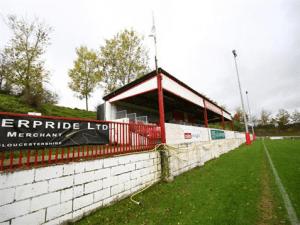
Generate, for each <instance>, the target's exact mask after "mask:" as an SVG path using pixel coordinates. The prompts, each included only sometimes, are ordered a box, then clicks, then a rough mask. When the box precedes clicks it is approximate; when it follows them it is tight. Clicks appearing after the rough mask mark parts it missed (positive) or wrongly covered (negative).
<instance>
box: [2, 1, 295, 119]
mask: <svg viewBox="0 0 300 225" xmlns="http://www.w3.org/2000/svg"><path fill="white" fill-rule="evenodd" d="M0 2H1V3H0V7H1V11H0V13H1V16H2V17H4V18H7V15H8V14H15V15H17V16H26V15H27V17H28V18H29V19H32V18H34V17H35V16H36V17H39V18H40V19H44V20H45V21H46V23H48V24H50V25H51V26H52V27H53V28H54V32H52V33H51V36H50V37H51V43H52V44H51V46H49V47H48V49H47V53H46V55H45V59H46V66H47V69H49V70H50V71H51V72H52V77H51V81H50V84H51V87H52V89H53V90H55V91H56V92H58V93H59V95H60V101H59V105H62V106H66V107H71V108H75V107H77V108H82V109H84V108H85V101H84V100H82V101H80V100H79V99H77V98H75V97H74V92H72V91H71V90H70V89H69V88H68V86H67V83H68V82H69V81H70V79H69V77H68V70H69V69H71V68H73V61H74V60H75V59H76V53H75V48H76V47H79V46H80V45H86V46H88V47H89V48H93V49H95V50H99V47H100V46H101V45H103V44H104V40H105V39H111V38H113V36H114V35H115V34H117V33H118V32H119V31H121V30H124V29H125V28H127V29H131V28H133V29H134V30H136V31H137V32H138V33H139V34H140V35H144V37H145V42H144V44H145V45H147V47H148V48H149V53H150V54H149V55H150V68H151V69H154V68H155V66H154V43H153V38H151V37H148V36H149V34H150V31H151V28H152V10H154V15H155V25H156V33H157V50H158V65H159V67H162V68H163V69H164V70H166V71H167V72H168V73H170V74H171V75H173V76H175V77H176V78H178V79H179V80H181V81H183V82H184V83H186V84H187V85H189V86H190V87H191V88H193V89H195V90H196V91H198V92H199V93H204V94H205V95H207V96H208V97H209V98H211V99H212V100H215V101H217V102H218V103H219V104H220V105H225V106H226V107H227V109H228V110H229V111H230V112H231V113H232V115H233V114H234V111H235V108H236V107H239V106H241V99H240V95H239V89H238V81H237V75H236V69H235V64H234V58H233V54H232V50H233V49H235V50H236V52H237V55H238V56H237V64H238V69H239V74H240V79H241V85H242V91H243V93H244V104H245V107H246V108H247V109H248V106H247V100H246V95H245V91H248V93H249V94H248V97H249V102H250V107H251V113H252V115H257V116H259V115H260V112H261V110H262V108H264V109H267V110H270V111H272V112H273V113H274V114H276V113H277V111H278V109H279V108H285V109H286V110H288V111H290V112H292V111H294V110H295V109H298V111H300V1H299V0H295V1H292V0H285V1H284V0H277V1H276V0H260V1H250V0H248V1H244V0H236V1H230V0H226V1H224V0H220V1H218V0H205V1H204V0H203V1H201V0H195V1H189V0H184V1H183V0H182V1H175V0H172V1H154V0H151V1H146V0H145V1H138V0H136V1H129V0H126V1H125V0H106V1H101V0H97V1H91V0H51V1H50V0H35V1H34V0H31V1H29V0H19V1H16V0H0ZM0 27H1V36H0V37H1V42H0V47H1V48H2V47H3V46H4V45H6V44H7V42H8V40H9V38H10V37H11V33H10V31H9V29H8V28H7V27H6V25H5V24H4V22H3V20H2V19H1V21H0ZM102 95H103V93H102V91H101V90H100V89H98V90H97V91H95V92H94V93H93V97H92V98H91V99H90V101H89V105H90V109H91V110H93V109H94V108H95V106H96V105H97V104H99V103H102V102H103V100H102Z"/></svg>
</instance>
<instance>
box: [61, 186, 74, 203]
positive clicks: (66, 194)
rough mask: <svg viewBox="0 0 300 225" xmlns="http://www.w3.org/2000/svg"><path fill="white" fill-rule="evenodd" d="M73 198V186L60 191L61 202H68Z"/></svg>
mask: <svg viewBox="0 0 300 225" xmlns="http://www.w3.org/2000/svg"><path fill="white" fill-rule="evenodd" d="M72 198H73V188H72V187H71V188H68V189H65V190H62V191H61V192H60V202H67V201H69V200H71V199H72Z"/></svg>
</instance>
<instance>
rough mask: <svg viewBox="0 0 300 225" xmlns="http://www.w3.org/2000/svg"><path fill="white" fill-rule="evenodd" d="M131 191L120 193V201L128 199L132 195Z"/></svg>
mask: <svg viewBox="0 0 300 225" xmlns="http://www.w3.org/2000/svg"><path fill="white" fill-rule="evenodd" d="M130 193H131V191H130V190H127V191H124V192H122V193H119V194H118V201H120V200H122V199H124V198H126V197H128V196H129V195H130Z"/></svg>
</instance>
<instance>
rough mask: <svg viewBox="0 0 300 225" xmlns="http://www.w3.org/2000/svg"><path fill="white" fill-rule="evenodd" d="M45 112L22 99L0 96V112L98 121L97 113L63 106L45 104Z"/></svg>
mask: <svg viewBox="0 0 300 225" xmlns="http://www.w3.org/2000/svg"><path fill="white" fill-rule="evenodd" d="M43 107H44V110H43V111H39V110H38V109H36V108H35V107H32V106H30V105H28V104H26V103H25V102H24V101H22V99H20V98H17V97H15V96H11V95H4V94H0V112H10V113H21V114H27V113H28V112H40V113H42V115H43V116H53V117H67V118H80V119H90V120H95V119H97V114H96V112H92V111H86V110H81V109H71V108H67V107H62V106H56V105H50V104H44V105H43Z"/></svg>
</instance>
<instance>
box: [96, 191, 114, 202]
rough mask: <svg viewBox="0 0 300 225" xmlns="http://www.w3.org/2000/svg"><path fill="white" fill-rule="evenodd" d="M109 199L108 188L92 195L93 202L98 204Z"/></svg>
mask: <svg viewBox="0 0 300 225" xmlns="http://www.w3.org/2000/svg"><path fill="white" fill-rule="evenodd" d="M109 197H110V188H106V189H103V190H101V191H97V192H95V193H94V202H99V201H101V200H103V199H106V198H109Z"/></svg>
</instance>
